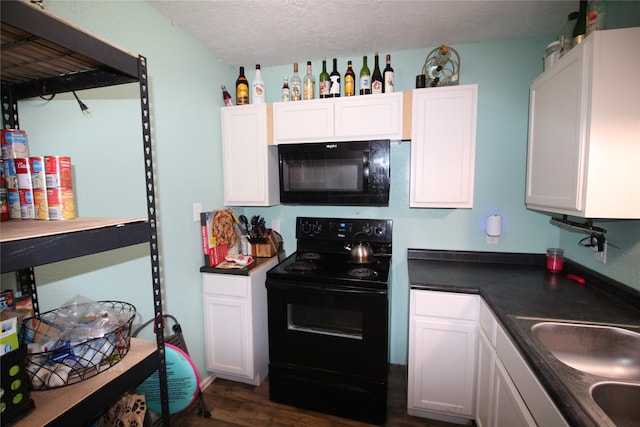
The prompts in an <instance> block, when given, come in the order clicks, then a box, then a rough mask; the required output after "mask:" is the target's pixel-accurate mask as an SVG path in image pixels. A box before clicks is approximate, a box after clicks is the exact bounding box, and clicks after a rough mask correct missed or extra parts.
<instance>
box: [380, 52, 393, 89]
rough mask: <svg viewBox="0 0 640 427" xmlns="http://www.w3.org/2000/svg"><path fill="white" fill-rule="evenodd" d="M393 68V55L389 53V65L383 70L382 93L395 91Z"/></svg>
mask: <svg viewBox="0 0 640 427" xmlns="http://www.w3.org/2000/svg"><path fill="white" fill-rule="evenodd" d="M393 79H394V76H393V68H391V55H388V54H387V66H386V67H384V71H383V72H382V93H391V92H393V85H394V80H393Z"/></svg>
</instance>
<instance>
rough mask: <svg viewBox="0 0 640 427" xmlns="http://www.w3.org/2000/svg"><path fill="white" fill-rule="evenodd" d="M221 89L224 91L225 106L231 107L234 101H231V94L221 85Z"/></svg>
mask: <svg viewBox="0 0 640 427" xmlns="http://www.w3.org/2000/svg"><path fill="white" fill-rule="evenodd" d="M220 89H222V100H223V101H224V105H226V106H227V107H230V106H232V105H233V101H232V100H231V94H230V93H229V91H228V90H227V87H226V86H225V85H220Z"/></svg>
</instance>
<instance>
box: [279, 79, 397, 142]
mask: <svg viewBox="0 0 640 427" xmlns="http://www.w3.org/2000/svg"><path fill="white" fill-rule="evenodd" d="M402 100H403V94H402V92H397V93H385V94H380V95H366V96H353V97H342V98H326V99H314V100H308V101H299V102H276V103H274V104H273V138H274V142H275V143H276V144H292V143H304V142H331V141H363V140H371V139H391V140H396V141H399V140H401V139H402V106H403V104H402Z"/></svg>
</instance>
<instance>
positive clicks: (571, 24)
mask: <svg viewBox="0 0 640 427" xmlns="http://www.w3.org/2000/svg"><path fill="white" fill-rule="evenodd" d="M577 20H578V11H577V10H576V11H574V12H571V13H570V14H569V15H568V16H567V22H565V24H564V27H563V28H562V34H560V57H561V58H562V56H564V55H565V54H566V53H567V52H569V51H570V50H571V43H572V40H573V29H574V28H575V27H576V21H577Z"/></svg>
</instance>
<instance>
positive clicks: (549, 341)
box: [531, 321, 640, 402]
mask: <svg viewBox="0 0 640 427" xmlns="http://www.w3.org/2000/svg"><path fill="white" fill-rule="evenodd" d="M531 332H532V333H533V336H534V337H536V338H537V339H538V340H539V341H540V343H542V345H543V346H544V347H545V348H546V349H547V350H549V352H551V354H553V356H555V357H556V358H557V359H558V360H559V361H561V362H562V363H564V364H566V365H568V366H571V367H572V368H574V369H577V370H579V371H582V372H586V373H589V374H592V375H597V376H600V377H605V378H612V379H618V380H631V381H640V334H639V333H636V332H632V331H629V330H626V329H622V328H619V327H615V326H603V325H592V324H580V323H562V322H546V321H541V322H538V323H535V324H534V325H533V326H531ZM637 394H638V392H636V395H637ZM638 402H640V400H638Z"/></svg>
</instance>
